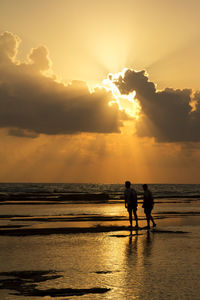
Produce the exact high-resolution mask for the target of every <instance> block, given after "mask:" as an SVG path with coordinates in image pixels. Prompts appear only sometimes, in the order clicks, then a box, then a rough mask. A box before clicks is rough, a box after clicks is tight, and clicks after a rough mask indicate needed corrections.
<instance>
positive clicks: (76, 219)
mask: <svg viewBox="0 0 200 300" xmlns="http://www.w3.org/2000/svg"><path fill="white" fill-rule="evenodd" d="M121 220H122V221H124V220H127V217H124V216H69V217H65V216H56V217H49V216H47V217H24V218H18V217H16V218H12V219H11V221H38V222H72V221H74V222H83V221H95V222H106V221H109V222H110V221H121Z"/></svg>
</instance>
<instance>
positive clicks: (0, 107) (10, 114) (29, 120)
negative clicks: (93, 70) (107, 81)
mask: <svg viewBox="0 0 200 300" xmlns="http://www.w3.org/2000/svg"><path fill="white" fill-rule="evenodd" d="M19 43H20V39H19V38H18V37H17V36H16V35H15V34H13V33H10V32H4V33H2V34H1V35H0V127H1V128H8V129H9V134H11V135H15V136H20V137H21V136H23V137H31V138H33V137H36V136H37V135H39V134H48V135H56V134H76V133H80V132H96V133H113V132H120V127H121V126H123V123H122V122H123V120H124V119H126V114H125V113H123V112H121V111H119V109H118V106H117V105H115V104H114V105H112V106H109V105H108V103H109V102H110V101H111V100H112V94H111V93H110V92H107V91H106V90H105V89H96V90H94V92H90V90H89V89H88V87H87V85H86V83H84V82H81V81H73V82H72V83H70V84H69V85H68V86H66V85H64V84H63V83H60V82H58V81H56V80H55V79H56V78H55V76H53V75H52V76H45V75H44V72H47V71H48V70H49V69H50V68H51V61H50V59H49V53H48V49H47V48H46V47H45V46H39V47H37V48H35V49H32V50H31V52H30V54H29V55H28V59H27V62H19V61H17V60H16V55H17V50H18V47H19Z"/></svg>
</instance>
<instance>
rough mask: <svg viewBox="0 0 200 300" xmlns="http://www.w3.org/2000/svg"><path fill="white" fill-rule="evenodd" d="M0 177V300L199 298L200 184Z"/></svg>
mask: <svg viewBox="0 0 200 300" xmlns="http://www.w3.org/2000/svg"><path fill="white" fill-rule="evenodd" d="M134 188H135V189H136V191H137V193H138V216H139V227H140V228H139V230H134V229H133V230H132V231H130V229H129V221H128V214H127V210H126V209H125V207H124V200H123V190H124V185H123V184H74V183H72V184H69V183H67V184H64V183H63V184H62V183H60V184H58V183H48V184H47V183H44V184H43V183H39V184H36V183H0V204H1V206H0V217H1V218H0V299H1V300H16V299H19V300H21V299H24V300H26V299H35V300H39V299H45V300H46V299H48V300H49V299H60V300H61V299H62V300H63V299H106V300H107V299H114V300H115V299H116V300H117V299H119V300H124V299H144V300H146V299H149V298H151V299H159V300H160V299H194V300H195V299H199V295H200V284H199V278H200V260H199V250H200V222H199V221H200V184H188V185H185V184H150V185H149V188H150V189H151V191H152V193H153V195H154V201H155V205H154V209H153V216H154V219H155V221H156V223H157V226H156V228H151V229H150V230H147V229H146V228H145V226H146V219H145V215H144V212H143V208H142V185H141V184H136V185H134Z"/></svg>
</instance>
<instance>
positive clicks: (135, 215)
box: [133, 208, 138, 227]
mask: <svg viewBox="0 0 200 300" xmlns="http://www.w3.org/2000/svg"><path fill="white" fill-rule="evenodd" d="M133 213H134V218H135V222H136V227H138V217H137V208H136V209H133Z"/></svg>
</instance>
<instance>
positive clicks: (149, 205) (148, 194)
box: [142, 184, 156, 229]
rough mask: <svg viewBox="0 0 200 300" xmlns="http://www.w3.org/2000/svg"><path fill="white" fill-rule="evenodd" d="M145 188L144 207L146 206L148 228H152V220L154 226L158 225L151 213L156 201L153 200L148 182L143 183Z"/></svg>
mask: <svg viewBox="0 0 200 300" xmlns="http://www.w3.org/2000/svg"><path fill="white" fill-rule="evenodd" d="M143 190H144V202H143V205H142V207H143V208H144V213H145V215H146V218H147V228H148V229H149V228H150V220H151V221H152V223H153V227H155V226H156V223H155V222H154V219H153V217H152V215H151V211H152V209H153V206H154V201H153V195H152V192H151V191H150V190H149V189H148V185H147V184H143Z"/></svg>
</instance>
